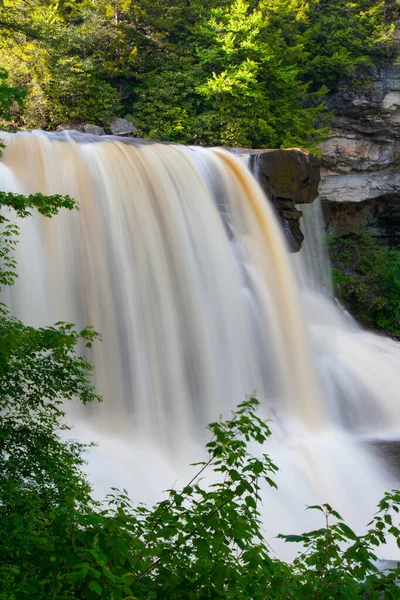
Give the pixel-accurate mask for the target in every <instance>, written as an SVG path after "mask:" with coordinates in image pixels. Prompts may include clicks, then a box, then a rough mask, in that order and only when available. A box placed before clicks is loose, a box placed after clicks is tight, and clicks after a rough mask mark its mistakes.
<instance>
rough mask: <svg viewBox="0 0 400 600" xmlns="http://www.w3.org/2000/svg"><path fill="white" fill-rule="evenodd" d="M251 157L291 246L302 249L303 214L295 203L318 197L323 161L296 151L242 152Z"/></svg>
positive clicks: (260, 181)
mask: <svg viewBox="0 0 400 600" xmlns="http://www.w3.org/2000/svg"><path fill="white" fill-rule="evenodd" d="M241 153H243V154H249V166H250V169H251V171H252V172H253V174H254V175H255V177H256V179H257V180H258V181H259V183H260V185H261V187H262V188H263V190H264V191H265V193H266V194H267V196H268V197H269V199H270V200H271V202H272V203H273V205H274V206H275V209H276V212H277V214H278V217H279V219H280V221H281V223H282V225H283V229H284V231H285V234H286V237H287V241H288V243H289V247H290V249H291V250H292V251H293V252H297V251H298V250H300V248H301V244H302V242H303V240H304V235H303V233H302V231H301V229H300V218H301V216H302V214H301V211H300V210H298V209H297V208H296V204H308V203H310V202H313V201H314V200H315V198H316V197H317V196H318V185H319V181H320V174H319V167H320V160H319V159H318V158H317V157H316V156H314V155H313V154H310V153H308V152H304V151H303V150H299V149H297V148H293V149H289V150H241Z"/></svg>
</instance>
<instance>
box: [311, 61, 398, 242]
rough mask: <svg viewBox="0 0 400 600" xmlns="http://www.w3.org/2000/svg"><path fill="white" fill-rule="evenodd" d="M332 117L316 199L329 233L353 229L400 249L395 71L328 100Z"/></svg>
mask: <svg viewBox="0 0 400 600" xmlns="http://www.w3.org/2000/svg"><path fill="white" fill-rule="evenodd" d="M328 107H329V108H330V110H331V111H333V112H334V113H335V114H336V117H335V119H334V122H333V131H332V133H331V135H330V137H329V139H328V140H327V141H326V142H324V143H323V144H321V146H320V148H321V151H322V153H323V158H322V169H321V185H320V196H321V199H322V201H323V203H324V205H325V213H326V218H327V225H328V229H329V230H330V231H331V232H333V233H337V234H340V235H342V234H344V233H346V232H347V231H350V230H351V229H352V228H354V227H355V226H357V225H361V226H363V227H366V228H369V229H370V230H371V231H373V232H374V234H375V235H377V236H378V237H379V238H381V240H382V242H384V243H390V244H400V228H399V221H400V208H399V207H400V66H395V65H387V66H385V67H381V68H374V69H371V70H369V71H368V72H366V73H365V74H364V75H363V78H362V83H361V84H360V85H359V87H357V88H350V87H343V88H341V89H339V90H338V91H337V92H336V93H334V94H333V95H332V96H331V97H330V98H329V99H328Z"/></svg>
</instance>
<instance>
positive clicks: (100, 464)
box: [0, 132, 400, 558]
mask: <svg viewBox="0 0 400 600" xmlns="http://www.w3.org/2000/svg"><path fill="white" fill-rule="evenodd" d="M1 137H2V139H3V140H4V142H5V144H6V149H5V151H4V154H3V163H2V165H0V166H1V169H0V189H2V190H5V191H15V192H21V193H25V194H28V193H33V192H42V193H44V194H53V193H58V194H69V195H70V196H72V197H74V198H75V199H76V200H77V201H78V203H79V211H72V212H66V211H64V212H62V213H61V214H60V215H58V216H57V217H56V218H54V219H51V220H49V219H44V218H42V217H40V216H37V215H36V216H34V217H33V218H32V219H27V220H24V221H23V222H21V223H20V225H21V230H22V232H21V241H20V244H19V246H18V249H17V252H16V254H17V256H16V258H17V262H18V270H19V279H18V281H17V283H16V285H15V286H13V287H12V288H11V289H10V290H9V291H7V302H8V304H9V306H10V307H11V310H12V312H13V313H14V314H16V315H17V316H18V317H19V318H21V319H22V320H23V321H25V322H26V323H27V324H31V325H34V326H39V325H44V324H50V323H52V322H56V321H59V320H63V321H65V320H69V321H71V322H73V323H75V324H77V326H78V327H83V326H84V325H88V324H90V325H93V327H94V328H95V329H96V330H97V331H99V332H101V334H102V337H103V342H102V343H101V344H100V343H99V344H95V346H94V348H93V349H92V350H91V351H88V352H89V354H88V358H89V359H90V360H91V361H92V362H93V363H94V365H95V382H94V383H95V385H96V387H97V389H98V390H99V392H100V393H102V394H103V395H104V403H103V404H102V405H100V406H95V407H89V408H88V407H85V408H80V407H73V409H72V411H71V414H70V418H71V420H72V421H73V422H74V423H75V431H76V435H79V436H80V437H82V438H86V437H87V438H89V439H94V440H99V448H98V449H97V450H93V451H92V454H91V456H90V459H89V471H90V475H91V477H92V478H93V480H94V481H95V484H96V486H97V487H98V488H104V489H105V490H107V486H109V485H110V484H112V485H117V486H120V487H122V486H126V487H128V488H129V489H130V490H133V492H132V493H133V495H134V496H135V498H137V499H139V500H146V499H147V497H149V498H151V499H154V493H160V491H161V490H162V489H165V487H170V486H171V485H172V484H173V483H174V481H175V479H176V477H179V476H180V474H181V473H184V472H185V467H184V465H186V464H187V463H190V462H194V460H196V459H197V458H198V454H199V453H201V450H200V446H201V443H202V442H203V440H204V432H203V429H204V426H205V424H206V423H207V422H209V421H210V420H212V419H215V418H216V417H218V415H219V414H223V415H224V416H228V415H229V414H230V410H231V409H233V408H234V407H235V406H236V405H237V404H238V403H239V402H241V401H242V400H243V399H244V397H245V395H246V394H249V393H252V392H253V391H254V390H256V391H257V395H258V397H259V398H260V400H261V401H262V409H263V411H264V414H265V415H266V416H269V417H272V419H273V426H272V428H273V430H274V435H273V438H272V440H271V441H270V442H269V447H268V449H269V451H270V452H271V453H272V455H273V456H274V458H275V459H276V461H277V463H278V464H279V466H281V467H282V474H281V475H280V476H279V481H278V484H279V486H280V492H279V493H278V495H275V496H272V497H271V496H270V495H268V496H266V501H265V506H266V512H267V513H268V516H269V521H271V514H273V515H274V516H273V519H272V521H273V523H272V526H268V527H269V531H270V532H271V535H272V534H274V533H277V532H278V531H282V530H283V531H285V532H287V531H288V529H289V530H291V531H293V530H294V529H296V528H297V530H303V529H304V527H306V526H307V524H306V521H305V518H306V517H304V516H303V515H304V514H305V513H304V505H305V504H310V503H311V504H312V503H315V502H316V501H318V502H319V501H320V502H325V501H328V502H331V503H332V504H333V505H334V506H335V507H336V508H337V509H338V510H339V511H342V512H343V514H344V516H345V517H349V518H350V519H352V518H353V520H355V521H357V522H358V524H359V525H362V524H364V522H366V521H367V520H368V517H369V516H370V514H371V512H372V509H373V506H374V503H375V502H376V501H377V500H378V499H379V497H380V495H381V493H382V492H383V491H384V490H385V489H386V488H389V487H390V486H391V485H392V484H393V478H392V476H391V474H390V473H389V472H387V471H386V469H385V466H384V465H383V464H382V462H381V461H380V459H379V457H377V456H375V454H374V452H373V450H372V449H371V448H369V446H368V443H367V442H368V440H369V439H370V438H374V439H375V438H377V437H384V438H385V439H389V438H390V437H396V436H397V432H398V430H399V429H400V427H399V425H400V403H399V402H398V398H399V390H400V346H399V345H398V344H397V343H396V342H393V341H391V340H387V339H385V338H383V337H377V336H375V335H372V334H370V333H367V332H364V331H362V330H361V329H360V328H359V327H358V326H357V325H356V324H355V323H354V322H353V321H352V320H351V319H349V317H348V316H347V315H346V314H344V313H343V311H341V309H340V308H339V307H338V306H337V305H336V304H335V303H334V302H333V300H332V299H331V298H330V296H329V283H328V284H327V282H329V276H328V275H327V272H326V271H327V266H326V263H323V264H322V267H321V264H320V266H319V267H318V268H317V269H316V270H315V269H314V271H313V268H312V265H315V256H317V257H318V258H321V256H322V254H321V251H320V249H321V247H322V246H320V245H318V244H320V242H319V241H318V243H317V242H316V241H315V238H314V237H313V236H314V234H313V223H314V222H316V220H315V218H314V217H312V215H311V216H310V215H309V217H308V225H307V227H306V238H307V244H306V247H305V248H304V249H303V250H302V252H301V253H300V256H297V257H294V258H293V257H291V256H290V255H289V253H288V251H287V248H286V244H285V241H284V236H283V233H282V232H281V229H280V226H279V224H278V222H277V219H276V217H275V214H274V211H273V209H272V208H271V206H270V205H269V203H268V201H267V199H266V198H265V196H264V194H263V192H262V190H261V188H260V187H259V185H258V184H257V182H256V180H255V179H254V177H253V176H252V175H251V173H250V172H249V170H248V168H247V167H246V165H245V164H244V163H243V162H242V161H240V159H239V158H237V157H234V156H233V155H231V154H229V153H228V152H225V151H223V150H220V149H209V150H206V149H200V148H187V147H181V146H174V145H164V144H158V143H144V142H140V141H139V142H135V143H133V142H132V143H129V142H128V141H127V140H118V139H114V138H111V137H110V138H108V137H102V138H96V137H94V136H93V137H91V136H82V135H79V134H72V133H62V134H44V133H43V132H33V133H18V134H7V133H4V134H2V135H1ZM312 243H314V258H313V254H312V252H313V251H312V249H310V248H309V246H310V244H311V245H312ZM293 262H294V266H293ZM321 269H322V271H321ZM321 272H322V275H323V277H322V279H321V278H320V279H318V277H320V275H321ZM315 273H319V275H316V274H315ZM296 275H297V276H296ZM315 281H320V282H321V281H322V282H323V285H319V284H318V285H317V284H315ZM294 491H295V493H294ZM269 494H273V492H272V491H271V492H269ZM267 522H268V518H267V517H266V523H267ZM392 557H393V556H392V555H391V556H390V558H392Z"/></svg>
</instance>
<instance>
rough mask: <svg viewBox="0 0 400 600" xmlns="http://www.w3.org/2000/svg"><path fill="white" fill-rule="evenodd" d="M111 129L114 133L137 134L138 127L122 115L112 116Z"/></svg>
mask: <svg viewBox="0 0 400 600" xmlns="http://www.w3.org/2000/svg"><path fill="white" fill-rule="evenodd" d="M109 127H110V131H111V133H112V134H113V135H128V136H129V135H135V133H136V132H137V127H135V125H133V123H131V122H130V121H128V119H122V118H121V117H111V119H110V120H109Z"/></svg>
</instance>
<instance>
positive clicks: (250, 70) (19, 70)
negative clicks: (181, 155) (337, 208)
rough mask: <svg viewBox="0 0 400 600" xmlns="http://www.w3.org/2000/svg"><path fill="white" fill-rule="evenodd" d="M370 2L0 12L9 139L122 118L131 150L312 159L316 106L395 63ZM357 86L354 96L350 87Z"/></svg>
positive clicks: (37, 6)
mask: <svg viewBox="0 0 400 600" xmlns="http://www.w3.org/2000/svg"><path fill="white" fill-rule="evenodd" d="M397 13H398V9H397V4H396V3H393V2H388V1H387V2H386V3H385V2H384V0H378V1H376V0H358V1H357V2H351V1H349V0H254V1H253V0H203V1H200V0H187V1H185V2H184V1H182V0H140V1H134V0H114V1H109V0H95V1H94V0H75V1H74V0H60V1H57V2H56V1H51V0H30V1H27V0H3V1H2V2H0V31H1V39H0V66H1V67H2V68H3V69H5V70H6V71H8V73H9V82H10V85H12V86H14V87H17V88H19V89H24V90H26V97H25V99H24V102H23V104H22V105H17V104H14V105H13V107H12V122H13V124H14V125H15V126H17V127H25V128H42V129H45V130H54V129H55V128H57V126H60V125H64V124H71V125H72V126H73V125H74V124H77V123H80V122H89V123H94V124H98V125H103V126H105V127H106V128H107V124H108V119H109V118H110V117H112V116H126V115H129V118H130V119H131V120H132V122H133V123H134V125H135V126H136V127H137V133H138V135H139V136H141V137H146V138H151V139H159V140H166V141H174V142H182V143H186V144H187V143H189V144H192V143H194V144H202V145H228V146H247V147H253V148H255V147H280V146H282V147H290V146H292V147H293V146H300V147H305V148H315V146H316V143H317V142H318V141H319V140H320V139H321V138H322V137H323V136H324V135H326V131H327V129H326V128H327V126H328V125H329V114H328V113H327V110H326V106H325V102H324V99H325V98H326V95H327V93H329V91H330V90H332V89H333V88H335V86H337V85H338V84H339V83H340V82H341V81H343V80H344V79H347V80H351V81H352V84H353V85H357V77H358V75H357V74H359V73H360V69H362V68H365V67H368V66H369V65H371V64H373V63H375V64H376V63H377V62H379V61H380V60H382V59H387V58H391V57H393V56H394V54H395V50H394V44H393V40H394V38H395V28H394V22H395V21H396V19H397V16H398V15H397ZM364 84H365V82H364Z"/></svg>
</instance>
